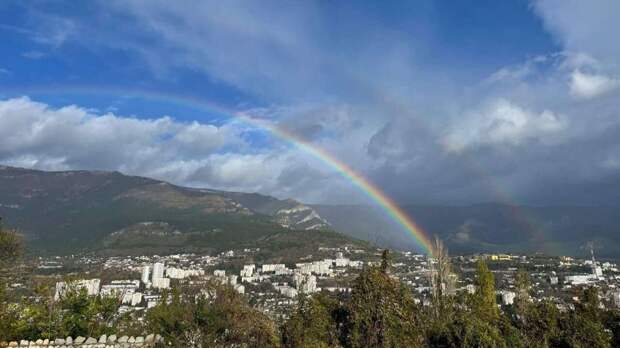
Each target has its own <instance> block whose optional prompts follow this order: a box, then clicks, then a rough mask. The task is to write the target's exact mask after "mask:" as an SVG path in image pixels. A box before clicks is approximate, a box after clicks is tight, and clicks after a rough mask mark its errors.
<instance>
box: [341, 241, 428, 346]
mask: <svg viewBox="0 0 620 348" xmlns="http://www.w3.org/2000/svg"><path fill="white" fill-rule="evenodd" d="M384 255H387V253H384ZM383 260H384V261H385V262H382V266H381V267H380V268H379V269H377V268H374V267H373V268H369V269H366V270H364V271H363V272H362V273H361V274H360V275H359V276H358V277H357V279H356V280H355V281H354V284H353V288H352V294H351V299H350V301H349V303H348V308H349V320H348V323H347V324H348V325H349V328H348V330H349V337H348V342H347V343H348V344H349V345H350V346H353V347H418V346H421V345H422V344H423V341H424V339H423V336H422V334H421V330H420V327H419V325H418V318H417V316H416V314H417V313H419V311H418V310H417V308H416V305H415V303H414V300H413V296H412V294H411V291H410V290H409V289H407V288H406V287H404V286H403V285H402V284H401V283H400V282H399V281H398V280H396V279H393V278H392V277H390V275H389V274H387V273H386V272H385V270H386V269H388V268H389V264H388V262H387V258H385V257H384V258H383Z"/></svg>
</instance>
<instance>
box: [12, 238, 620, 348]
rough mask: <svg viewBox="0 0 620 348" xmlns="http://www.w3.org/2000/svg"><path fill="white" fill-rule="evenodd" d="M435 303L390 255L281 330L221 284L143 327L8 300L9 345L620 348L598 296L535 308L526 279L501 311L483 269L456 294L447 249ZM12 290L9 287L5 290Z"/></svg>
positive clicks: (107, 307)
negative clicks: (347, 289) (103, 339)
mask: <svg viewBox="0 0 620 348" xmlns="http://www.w3.org/2000/svg"><path fill="white" fill-rule="evenodd" d="M0 243H1V244H2V245H0V252H1V253H2V254H1V255H0V262H2V269H3V274H4V273H5V272H6V271H7V270H8V269H9V268H10V266H11V264H12V263H13V262H14V260H15V258H16V257H17V256H18V254H19V251H20V250H21V240H20V238H19V235H18V234H17V233H16V232H15V231H9V230H2V231H0ZM437 246H438V248H437V249H438V250H436V254H435V255H436V257H437V263H436V265H435V268H434V270H435V272H434V278H433V282H432V283H433V286H432V289H431V293H432V301H431V302H430V303H428V304H427V305H421V304H419V303H416V301H415V300H414V297H413V294H412V292H411V290H410V289H408V288H407V287H406V286H405V285H404V284H402V283H400V282H399V281H398V279H395V278H394V277H392V276H391V275H390V260H389V253H388V252H387V251H386V252H384V255H383V262H382V264H381V265H380V266H377V267H371V268H368V269H366V270H364V271H363V272H362V273H361V274H360V275H359V276H358V278H357V279H356V280H355V281H354V283H353V284H352V291H351V293H350V294H329V293H318V294H315V295H313V296H304V295H303V294H302V295H300V297H299V301H298V305H297V307H296V308H295V309H294V310H293V311H292V313H291V315H290V318H288V319H287V320H285V321H283V322H281V323H276V322H274V321H272V320H271V319H269V318H268V317H267V316H265V315H264V314H262V313H261V312H259V311H257V310H256V309H253V308H252V307H251V306H250V305H249V304H248V303H247V302H246V300H245V298H244V297H243V296H242V295H239V294H237V293H236V292H235V291H233V290H232V289H231V288H229V287H226V286H220V285H217V284H206V285H202V286H200V287H184V288H178V289H173V290H172V291H171V292H169V293H168V294H166V295H165V298H164V300H163V301H162V302H161V304H159V305H158V306H156V307H155V308H153V309H151V310H150V311H149V312H148V314H147V316H146V319H145V320H144V321H138V320H136V318H133V317H132V316H131V314H124V315H120V314H118V311H117V310H118V307H119V306H120V303H119V301H118V299H116V298H105V297H89V296H87V295H86V293H85V292H84V291H69V292H68V293H67V294H66V295H65V296H63V297H61V298H60V299H58V300H57V301H54V299H53V296H52V295H53V294H50V293H49V289H40V291H41V294H44V295H45V296H42V297H41V298H43V299H45V300H42V301H40V302H36V303H33V302H29V301H28V300H26V299H24V300H23V301H22V303H19V304H17V305H11V304H9V302H8V301H7V300H6V298H5V297H4V292H1V293H0V296H2V297H1V298H0V341H2V340H13V339H36V338H55V337H65V336H98V335H101V334H112V333H116V334H130V335H131V334H143V333H159V334H160V335H162V336H163V337H164V339H165V342H166V343H167V344H168V345H169V346H171V347H239V346H242V347H612V346H614V347H617V346H620V313H618V312H617V311H603V310H601V309H600V307H599V302H598V293H597V289H596V288H589V289H586V290H585V291H584V292H583V293H582V294H581V299H580V301H579V303H577V305H576V306H575V308H574V309H570V310H566V311H559V310H558V309H557V307H556V306H555V305H554V304H552V303H549V302H544V301H543V302H533V301H531V298H530V296H529V280H528V278H527V274H526V273H525V272H521V273H519V275H518V277H517V279H518V284H517V288H518V289H517V290H518V291H517V293H518V295H517V298H516V300H515V304H514V305H513V306H510V307H508V308H506V309H505V310H500V309H499V307H498V306H497V304H496V296H495V285H494V279H493V274H492V273H491V272H490V271H489V269H488V268H487V266H486V264H485V263H484V261H480V262H479V264H478V267H477V275H476V291H475V293H474V294H464V293H458V294H455V293H454V292H453V291H452V290H453V289H452V288H451V284H452V280H453V278H452V275H451V273H450V263H449V258H448V257H447V254H446V253H445V251H444V250H443V247H442V246H441V244H440V243H438V244H437ZM5 287H6V284H4V283H3V284H1V289H2V290H4V289H5Z"/></svg>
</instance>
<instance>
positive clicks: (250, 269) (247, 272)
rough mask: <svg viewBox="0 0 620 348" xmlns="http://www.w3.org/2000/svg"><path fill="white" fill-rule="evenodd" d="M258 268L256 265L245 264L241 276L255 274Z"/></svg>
mask: <svg viewBox="0 0 620 348" xmlns="http://www.w3.org/2000/svg"><path fill="white" fill-rule="evenodd" d="M255 270H256V266H255V265H253V264H252V265H245V266H243V269H242V270H241V272H240V275H241V277H251V276H252V275H253V274H254V271H255Z"/></svg>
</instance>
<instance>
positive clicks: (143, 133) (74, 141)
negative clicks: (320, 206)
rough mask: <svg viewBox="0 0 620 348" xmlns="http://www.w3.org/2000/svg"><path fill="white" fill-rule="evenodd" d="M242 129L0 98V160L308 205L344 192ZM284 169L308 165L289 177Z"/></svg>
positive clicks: (315, 168)
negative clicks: (253, 194) (95, 171)
mask: <svg viewBox="0 0 620 348" xmlns="http://www.w3.org/2000/svg"><path fill="white" fill-rule="evenodd" d="M265 112H267V111H265ZM247 130H248V129H247V126H245V125H240V124H238V123H235V122H231V123H228V124H225V125H223V126H220V127H216V126H213V125H209V124H203V123H199V122H191V123H185V122H179V121H176V120H174V119H173V118H172V117H169V116H162V117H159V118H153V119H139V118H134V117H125V116H120V115H116V114H113V113H105V114H96V113H94V112H93V111H92V110H88V109H85V108H82V107H79V106H66V107H60V108H53V107H50V106H49V105H46V104H44V103H40V102H35V101H32V100H30V99H29V98H27V97H21V98H13V99H8V100H0V163H2V164H6V165H13V166H19V167H26V168H37V169H44V170H71V169H86V170H88V169H98V170H118V171H121V172H123V173H126V174H131V175H141V176H147V177H152V178H156V179H162V180H167V181H170V182H172V183H175V184H180V185H187V186H194V187H210V188H217V189H223V190H235V191H244V192H262V193H266V194H273V195H276V196H278V197H282V198H289V197H295V198H298V199H303V200H306V201H310V202H317V201H320V200H321V198H324V197H326V196H327V195H329V192H338V193H343V192H346V190H347V189H350V187H347V186H348V185H347V184H346V183H345V182H344V180H343V179H342V178H338V176H337V174H336V173H334V172H333V171H330V169H329V168H328V167H325V166H324V165H323V164H322V163H317V162H318V161H316V160H313V159H312V158H309V156H308V155H307V154H305V153H303V152H302V151H300V150H297V149H295V148H294V147H288V146H281V147H264V146H261V147H253V146H252V145H251V144H249V143H247V142H246V141H245V140H244V139H243V137H242V133H243V132H246V131H247ZM309 166H310V167H309ZM291 168H310V169H306V170H303V171H296V172H295V173H294V174H293V175H292V173H290V169H291ZM325 173H327V174H325ZM326 178H330V180H329V182H325V181H324V180H325V179H326ZM336 188H337V189H336Z"/></svg>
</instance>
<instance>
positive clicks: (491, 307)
mask: <svg viewBox="0 0 620 348" xmlns="http://www.w3.org/2000/svg"><path fill="white" fill-rule="evenodd" d="M474 284H475V286H476V292H475V293H474V295H473V298H472V300H473V301H472V305H471V306H472V310H473V311H474V314H475V315H477V316H478V317H479V318H480V319H482V320H486V321H495V320H497V318H498V317H499V308H498V307H497V302H496V299H495V277H494V276H493V273H491V271H490V270H489V267H488V266H487V264H486V262H485V261H484V260H482V259H481V260H478V263H477V265H476V279H475V281H474Z"/></svg>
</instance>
